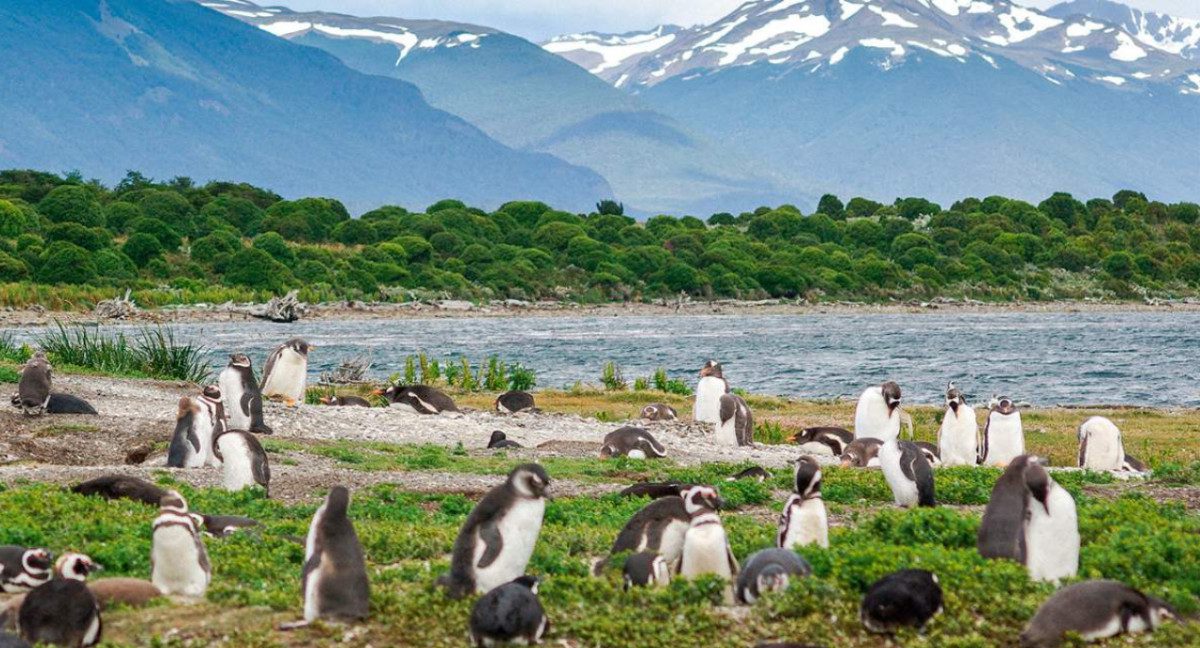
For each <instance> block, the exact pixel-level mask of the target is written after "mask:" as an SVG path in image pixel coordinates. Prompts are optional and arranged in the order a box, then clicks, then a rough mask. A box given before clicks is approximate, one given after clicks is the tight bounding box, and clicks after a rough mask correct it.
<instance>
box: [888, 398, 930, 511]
mask: <svg viewBox="0 0 1200 648" xmlns="http://www.w3.org/2000/svg"><path fill="white" fill-rule="evenodd" d="M898 390H899V388H897V393H898ZM885 391H886V390H885ZM893 432H894V433H895V435H896V436H898V435H899V434H900V428H899V426H897V427H896V428H895V429H894V430H893V429H890V428H889V429H888V430H887V431H886V432H885V434H887V435H889V436H885V437H884V438H883V439H882V440H883V445H881V446H879V467H880V468H882V469H883V476H884V479H886V480H887V483H888V486H889V487H890V488H891V489H892V497H893V498H894V499H895V501H896V504H897V505H899V506H903V507H906V508H911V507H914V506H937V501H936V499H935V497H934V486H933V467H932V466H931V465H930V463H929V460H928V459H927V458H926V456H925V452H924V451H923V450H922V449H921V447H920V446H918V445H917V444H916V443H913V442H912V441H900V440H899V439H897V438H896V436H890V435H892V433H893Z"/></svg>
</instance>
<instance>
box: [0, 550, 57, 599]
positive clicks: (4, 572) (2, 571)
mask: <svg viewBox="0 0 1200 648" xmlns="http://www.w3.org/2000/svg"><path fill="white" fill-rule="evenodd" d="M53 575H54V562H53V560H51V558H50V552H49V551H46V550H45V549H41V548H37V547H34V548H31V549H26V548H25V547H18V546H15V545H5V546H3V547H0V591H4V592H5V593H9V594H11V593H16V592H28V591H29V590H31V589H33V588H35V587H37V586H38V585H41V584H42V583H45V582H46V581H48V580H50V578H51V577H52V576H53Z"/></svg>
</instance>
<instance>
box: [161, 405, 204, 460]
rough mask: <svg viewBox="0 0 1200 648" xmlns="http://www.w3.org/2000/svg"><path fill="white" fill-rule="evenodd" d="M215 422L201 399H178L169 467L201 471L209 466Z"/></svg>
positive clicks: (169, 450)
mask: <svg viewBox="0 0 1200 648" xmlns="http://www.w3.org/2000/svg"><path fill="white" fill-rule="evenodd" d="M214 427H215V422H214V421H213V419H212V416H211V410H210V409H209V408H208V407H206V406H204V405H202V404H201V403H200V402H199V400H198V399H196V398H191V397H189V396H184V397H183V398H180V399H179V411H178V413H177V414H176V415H175V433H174V434H173V435H172V436H171V445H170V447H169V448H168V449H167V467H169V468H200V467H202V466H205V465H207V464H208V463H209V462H210V460H211V457H212V452H213V429H214Z"/></svg>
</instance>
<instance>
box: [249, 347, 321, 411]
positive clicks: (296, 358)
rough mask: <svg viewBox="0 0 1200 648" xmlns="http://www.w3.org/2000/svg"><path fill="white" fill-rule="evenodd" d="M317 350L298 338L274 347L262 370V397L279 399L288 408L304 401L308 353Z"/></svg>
mask: <svg viewBox="0 0 1200 648" xmlns="http://www.w3.org/2000/svg"><path fill="white" fill-rule="evenodd" d="M315 348H317V347H316V345H313V344H309V343H308V342H305V341H304V340H301V339H300V338H292V339H290V340H288V341H287V342H284V343H283V344H281V345H279V346H277V347H275V350H274V351H271V355H269V356H267V365H266V367H264V368H263V375H262V395H263V396H265V397H266V398H272V397H280V398H282V399H283V401H284V403H286V404H287V405H288V406H289V407H292V406H295V405H296V404H297V403H301V402H303V401H304V386H305V384H306V383H307V381H308V352H309V351H311V350H313V349H315Z"/></svg>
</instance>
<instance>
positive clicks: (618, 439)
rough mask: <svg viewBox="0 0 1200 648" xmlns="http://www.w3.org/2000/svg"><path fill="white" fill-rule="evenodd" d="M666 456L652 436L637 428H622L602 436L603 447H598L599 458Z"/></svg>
mask: <svg viewBox="0 0 1200 648" xmlns="http://www.w3.org/2000/svg"><path fill="white" fill-rule="evenodd" d="M665 456H667V449H666V448H664V447H663V445H662V444H661V443H659V442H658V439H655V438H654V435H652V434H650V433H649V432H647V431H646V430H643V429H642V428H637V427H623V428H621V429H619V430H616V431H614V432H609V433H608V434H606V435H605V436H604V445H602V446H600V458H601V459H608V458H610V457H629V458H631V459H660V458H662V457H665Z"/></svg>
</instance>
